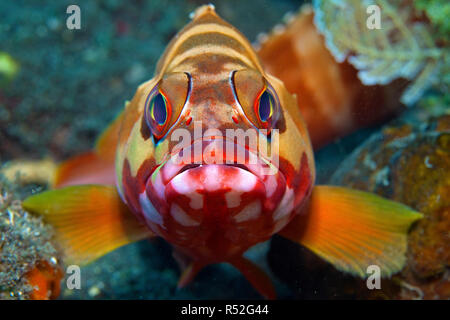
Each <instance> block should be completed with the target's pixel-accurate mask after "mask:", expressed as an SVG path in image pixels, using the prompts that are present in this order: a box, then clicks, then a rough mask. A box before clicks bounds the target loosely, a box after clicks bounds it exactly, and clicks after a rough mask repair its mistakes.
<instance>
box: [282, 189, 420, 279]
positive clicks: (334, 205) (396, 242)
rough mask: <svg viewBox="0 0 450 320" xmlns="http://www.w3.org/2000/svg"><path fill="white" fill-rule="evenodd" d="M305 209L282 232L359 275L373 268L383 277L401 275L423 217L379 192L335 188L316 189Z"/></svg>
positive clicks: (340, 266) (327, 259)
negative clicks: (411, 230)
mask: <svg viewBox="0 0 450 320" xmlns="http://www.w3.org/2000/svg"><path fill="white" fill-rule="evenodd" d="M306 210H307V212H305V214H304V215H300V216H298V217H296V218H295V219H294V220H293V221H292V222H290V223H289V225H288V226H287V227H286V228H284V229H283V230H281V231H280V233H279V234H280V235H281V236H283V237H285V238H288V239H290V240H292V241H294V242H297V243H300V244H302V245H304V246H305V247H307V248H309V249H310V250H311V251H313V252H314V253H316V254H317V255H319V256H320V257H322V258H323V259H325V260H326V261H328V262H330V263H332V264H333V265H334V266H335V267H336V268H337V269H339V270H341V271H345V272H349V273H351V274H353V275H358V276H360V277H365V276H366V275H367V273H366V270H367V267H368V266H370V265H377V266H379V267H380V269H381V275H382V276H390V275H392V274H393V273H396V272H398V271H400V270H401V269H402V268H403V266H404V264H405V261H406V257H405V253H406V249H407V234H408V229H409V227H410V226H411V224H412V223H413V222H414V221H416V220H418V219H420V218H421V217H422V214H420V213H418V212H415V211H413V210H412V209H410V208H409V207H407V206H405V205H402V204H400V203H397V202H394V201H391V200H386V199H384V198H381V197H379V196H376V195H374V194H371V193H367V192H362V191H356V190H351V189H347V188H342V187H332V186H317V187H315V188H314V190H313V193H312V196H311V200H310V203H309V207H308V208H307V209H306Z"/></svg>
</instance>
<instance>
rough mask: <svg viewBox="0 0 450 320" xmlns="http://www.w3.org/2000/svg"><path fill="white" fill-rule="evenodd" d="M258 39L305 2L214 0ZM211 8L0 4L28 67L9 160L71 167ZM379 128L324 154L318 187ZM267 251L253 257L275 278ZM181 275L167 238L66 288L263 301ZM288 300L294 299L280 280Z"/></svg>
mask: <svg viewBox="0 0 450 320" xmlns="http://www.w3.org/2000/svg"><path fill="white" fill-rule="evenodd" d="M210 2H212V3H214V4H215V5H216V9H217V11H218V13H219V14H220V15H221V16H222V17H223V18H224V19H226V20H227V21H229V22H231V23H232V24H233V25H235V26H236V27H237V28H239V29H240V30H241V31H242V32H243V33H244V34H245V35H246V36H247V37H248V38H249V39H250V40H251V41H254V40H255V39H256V36H257V34H258V33H259V32H267V31H269V30H270V29H271V28H273V27H274V26H275V25H276V24H277V23H279V22H280V21H281V20H282V17H283V15H284V14H285V13H286V12H288V11H295V10H297V9H298V8H299V6H300V4H301V3H302V1H294V0H277V1H275V0H274V1H269V0H258V1H243V0H228V1H210ZM203 3H205V2H203V1H194V0H192V1H181V0H172V1H123V2H122V1H117V0H105V1H73V0H70V1H16V0H15V1H1V2H0V51H2V52H6V53H8V54H9V55H10V56H12V57H13V58H14V59H15V60H16V61H17V62H18V63H19V65H20V71H19V73H18V74H17V75H16V76H15V78H14V79H13V80H11V81H10V82H9V83H2V84H1V85H0V161H1V162H4V161H7V160H10V159H15V158H40V157H43V156H47V155H50V156H52V157H54V158H56V159H65V158H67V157H69V156H70V155H74V154H76V153H77V152H81V151H86V150H88V149H89V148H90V147H91V146H92V144H93V142H94V140H95V137H96V136H97V135H98V134H99V133H100V132H101V130H102V129H103V128H104V127H105V126H106V125H107V124H108V122H109V121H111V120H112V119H113V118H114V116H115V115H116V114H117V113H118V112H119V110H121V108H122V107H123V104H124V102H125V100H130V99H131V98H132V96H133V94H134V92H135V90H136V88H137V86H138V85H139V84H140V83H141V82H143V81H145V80H147V79H149V78H151V77H152V74H153V71H154V68H155V65H156V62H157V60H158V58H159V57H160V55H161V53H162V51H163V49H164V47H165V45H166V44H167V43H168V42H169V40H170V39H171V38H172V37H173V36H174V35H175V33H176V32H177V31H178V30H179V29H180V28H181V27H183V26H184V25H185V24H186V23H187V22H188V21H189V17H188V16H189V13H190V12H192V11H193V10H194V9H195V8H196V7H197V6H199V5H201V4H203ZM69 4H77V5H79V6H80V8H81V14H82V20H81V30H67V28H66V23H65V19H66V17H67V15H66V8H67V6H68V5H69ZM376 130H377V129H376V128H372V129H365V130H360V131H359V132H358V133H356V134H353V135H352V136H350V137H348V138H345V139H342V140H339V141H337V142H336V143H333V144H331V145H330V146H328V147H327V148H324V149H323V150H321V151H320V152H318V153H317V154H316V159H317V167H318V170H317V171H318V181H319V182H325V181H327V179H328V178H329V177H330V176H331V174H332V172H333V171H334V169H335V168H336V167H337V165H338V164H339V162H340V161H341V160H342V159H343V158H344V157H345V156H346V155H347V154H349V153H350V152H351V151H352V150H353V149H354V148H355V147H356V146H357V145H358V144H359V143H361V142H362V141H364V139H365V138H367V137H368V136H369V134H370V133H371V132H374V131H376ZM266 251H267V244H261V245H259V246H258V247H256V248H255V249H252V250H251V251H250V252H249V253H248V256H249V257H251V258H252V259H253V260H255V261H257V262H258V263H259V264H261V265H263V266H265V269H266V270H268V267H267V261H266ZM178 276H179V270H178V267H177V265H176V263H175V261H174V260H173V258H172V256H171V250H170V246H169V245H167V244H166V243H164V242H163V241H162V240H156V241H141V242H139V243H135V244H132V245H129V246H126V247H123V248H120V249H118V250H116V251H115V252H112V253H110V254H108V255H107V256H105V257H103V258H101V259H99V260H98V261H96V262H94V263H92V264H91V265H89V266H87V267H83V268H82V289H81V290H68V289H64V287H65V286H63V291H62V296H61V298H63V299H64V298H68V299H79V298H81V299H99V298H100V299H112V298H117V299H134V298H136V299H185V298H187V299H221V298H232V299H247V298H250V299H252V298H260V296H259V295H258V294H257V293H256V292H255V291H254V290H253V289H252V288H251V286H250V285H249V283H248V282H247V281H246V280H245V279H244V277H243V276H241V275H240V273H239V272H238V271H236V270H235V269H233V268H232V267H230V266H228V265H214V266H209V267H207V268H205V269H204V270H203V271H202V272H201V273H200V274H199V275H198V277H197V278H196V280H195V281H194V283H193V284H191V285H189V286H188V287H187V288H185V289H182V290H178V289H177V288H176V283H177V279H178ZM276 287H277V291H278V296H279V298H292V297H293V296H292V294H291V292H290V291H289V290H288V289H287V287H285V286H284V285H283V284H281V283H279V282H277V281H276Z"/></svg>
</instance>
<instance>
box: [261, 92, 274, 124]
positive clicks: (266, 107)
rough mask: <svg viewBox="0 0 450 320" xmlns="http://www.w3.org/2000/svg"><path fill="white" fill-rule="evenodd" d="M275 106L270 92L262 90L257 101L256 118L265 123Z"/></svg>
mask: <svg viewBox="0 0 450 320" xmlns="http://www.w3.org/2000/svg"><path fill="white" fill-rule="evenodd" d="M274 108H275V98H274V97H273V96H272V94H271V93H270V92H268V91H267V90H264V92H263V93H262V94H261V96H260V97H259V101H258V119H259V120H260V121H261V122H263V123H265V122H268V121H269V120H270V118H271V117H272V115H273V110H274Z"/></svg>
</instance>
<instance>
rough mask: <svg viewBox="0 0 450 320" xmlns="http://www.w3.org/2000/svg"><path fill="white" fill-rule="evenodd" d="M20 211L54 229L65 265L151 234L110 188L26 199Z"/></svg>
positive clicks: (68, 190)
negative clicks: (38, 216)
mask: <svg viewBox="0 0 450 320" xmlns="http://www.w3.org/2000/svg"><path fill="white" fill-rule="evenodd" d="M23 208H24V209H25V210H27V211H30V212H32V213H37V214H40V215H42V216H43V217H44V220H46V221H47V222H48V223H50V224H51V225H52V226H53V227H54V228H55V229H56V238H57V240H58V241H59V243H60V244H61V246H62V247H63V248H64V249H65V253H66V255H67V257H66V262H67V263H76V264H87V263H89V262H91V261H93V260H95V259H97V258H99V257H101V256H102V255H104V254H106V253H108V252H110V251H113V250H114V249H116V248H118V247H120V246H123V245H126V244H128V243H131V242H134V241H138V240H141V239H143V238H145V237H150V236H152V235H153V234H152V233H151V232H150V231H149V230H148V228H146V227H145V226H144V225H142V224H140V223H139V222H138V220H137V219H136V217H135V216H134V215H133V214H132V212H131V211H130V210H129V209H128V208H127V207H126V205H125V204H124V203H123V202H122V200H121V199H120V197H119V195H118V193H117V191H116V188H115V187H113V186H101V185H82V186H71V187H66V188H62V189H57V190H52V191H46V192H43V193H40V194H37V195H34V196H31V197H29V198H27V199H26V200H25V201H24V202H23Z"/></svg>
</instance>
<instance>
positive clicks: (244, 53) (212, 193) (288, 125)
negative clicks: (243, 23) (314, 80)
mask: <svg viewBox="0 0 450 320" xmlns="http://www.w3.org/2000/svg"><path fill="white" fill-rule="evenodd" d="M314 170H315V169H314V160H313V155H312V149H311V144H310V141H309V137H308V133H307V130H306V128H305V125H304V123H303V120H302V118H301V115H300V113H299V111H298V107H297V101H296V98H295V97H294V96H292V95H291V94H290V93H289V92H288V91H287V90H286V88H285V87H284V85H283V83H282V82H281V81H279V80H278V79H276V78H275V77H273V76H271V75H269V74H266V73H265V72H264V70H263V68H262V67H261V65H260V63H259V60H258V58H257V56H256V54H255V52H254V51H253V49H252V47H251V45H250V43H249V42H248V41H247V40H246V39H245V37H244V36H243V35H242V34H241V33H240V32H239V31H237V30H236V29H235V28H234V27H232V26H230V25H229V24H227V23H226V22H224V21H223V20H222V19H220V18H219V17H218V16H217V14H216V13H215V12H214V10H213V9H211V8H210V7H208V6H206V7H202V10H201V11H197V12H196V14H195V17H194V19H193V21H192V22H191V23H190V24H188V25H187V26H186V27H185V28H184V29H183V30H182V31H181V32H180V33H179V34H178V35H177V36H176V37H175V38H174V40H172V42H171V43H170V44H169V46H168V48H167V49H166V51H165V53H164V55H163V57H162V58H161V60H160V61H159V63H158V66H157V70H156V75H155V77H154V78H153V79H151V80H149V81H147V82H146V83H144V84H142V85H141V86H140V87H139V88H138V91H137V93H136V95H135V97H134V98H133V100H132V101H131V102H130V103H129V104H128V106H127V109H126V111H125V115H124V120H123V124H122V130H121V134H120V141H119V146H118V151H117V160H116V171H117V177H118V180H117V185H118V189H119V191H120V194H121V196H122V198H123V200H124V201H125V202H126V203H127V204H128V206H129V207H130V208H131V209H132V210H133V211H134V212H135V213H136V214H137V215H138V216H139V217H140V218H141V219H142V220H143V221H145V223H146V224H147V225H148V226H149V228H151V230H152V231H153V232H155V233H156V234H158V235H160V236H161V237H163V238H165V239H167V240H168V241H169V242H171V243H172V244H174V245H176V246H179V247H182V248H185V249H186V250H187V251H188V252H189V253H190V254H191V255H194V256H199V257H200V258H202V259H210V260H214V261H216V260H217V261H219V260H223V259H226V257H229V256H233V255H236V254H239V253H242V252H243V251H245V250H246V249H247V248H248V247H250V246H251V245H254V244H256V243H258V242H261V241H264V240H266V239H268V238H270V236H272V235H273V234H274V233H276V232H278V231H279V230H281V229H282V228H283V227H284V226H285V225H286V224H287V223H288V222H289V221H290V220H291V219H292V218H293V216H294V215H295V214H297V213H298V212H299V210H300V208H301V207H302V206H303V204H304V203H305V201H306V199H307V198H308V196H309V193H310V190H311V188H312V185H313V183H314Z"/></svg>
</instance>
